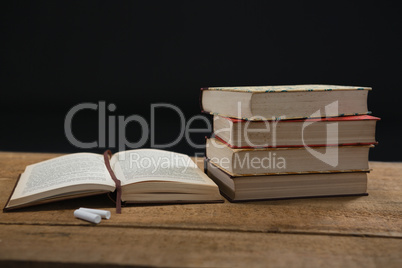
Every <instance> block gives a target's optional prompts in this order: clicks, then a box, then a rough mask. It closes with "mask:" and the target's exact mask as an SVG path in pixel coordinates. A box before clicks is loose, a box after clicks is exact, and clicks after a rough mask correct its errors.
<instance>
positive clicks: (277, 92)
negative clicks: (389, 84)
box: [201, 85, 371, 120]
mask: <svg viewBox="0 0 402 268" xmlns="http://www.w3.org/2000/svg"><path fill="white" fill-rule="evenodd" d="M369 90H371V88H369V87H354V86H336V85H295V86H254V87H207V88H202V89H201V109H202V110H203V111H204V112H206V113H210V114H216V115H221V116H225V117H233V118H239V119H246V120H272V119H294V118H318V117H334V116H343V115H359V114H367V113H369V111H368V109H367V95H368V91H369ZM324 107H325V111H322V113H320V112H319V111H320V110H321V109H323V108H324Z"/></svg>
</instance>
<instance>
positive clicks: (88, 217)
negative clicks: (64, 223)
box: [74, 209, 101, 223]
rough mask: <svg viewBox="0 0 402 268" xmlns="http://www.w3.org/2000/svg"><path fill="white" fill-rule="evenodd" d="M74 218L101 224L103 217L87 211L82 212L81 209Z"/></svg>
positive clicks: (76, 211)
mask: <svg viewBox="0 0 402 268" xmlns="http://www.w3.org/2000/svg"><path fill="white" fill-rule="evenodd" d="M74 216H75V217H76V218H78V219H81V220H85V221H89V222H92V223H100V222H101V216H99V215H98V214H94V213H90V212H88V211H85V210H80V209H77V210H75V211H74Z"/></svg>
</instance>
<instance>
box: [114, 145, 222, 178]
mask: <svg viewBox="0 0 402 268" xmlns="http://www.w3.org/2000/svg"><path fill="white" fill-rule="evenodd" d="M111 166H112V169H113V170H114V173H115V174H116V177H117V178H118V179H119V180H120V181H121V183H122V185H125V184H130V183H136V182H144V181H174V182H182V183H193V184H204V185H215V184H214V182H213V181H212V180H211V179H210V178H208V176H206V175H205V174H204V173H203V172H202V171H201V170H200V169H199V168H198V167H197V165H196V164H195V163H194V162H193V161H192V160H191V158H190V157H188V156H187V155H184V154H179V153H174V152H169V151H163V150H156V149H140V150H130V151H125V152H120V153H116V154H115V155H113V157H112V159H111Z"/></svg>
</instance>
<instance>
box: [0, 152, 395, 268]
mask: <svg viewBox="0 0 402 268" xmlns="http://www.w3.org/2000/svg"><path fill="white" fill-rule="evenodd" d="M55 156H59V155H58V154H43V153H11V152H0V205H1V206H2V207H4V205H5V203H6V201H7V198H8V197H9V195H10V193H11V191H12V188H13V186H14V184H15V182H16V179H17V176H18V174H19V173H21V172H23V171H24V169H25V166H26V165H29V164H33V163H37V162H40V161H43V160H46V159H49V158H53V157H55ZM370 168H372V169H373V171H372V172H371V173H370V174H369V182H368V192H369V196H362V197H337V198H310V199H293V200H276V201H259V202H246V203H230V202H228V201H225V203H221V204H187V205H158V206H157V205H154V206H128V207H124V208H123V213H122V214H115V211H114V209H113V203H112V202H111V201H110V200H109V199H108V198H107V197H106V196H105V195H102V196H92V197H85V198H79V199H73V200H66V201H60V202H55V203H51V204H44V205H40V206H36V207H31V208H25V209H22V210H18V211H15V212H8V213H1V214H0V266H1V267H4V266H14V265H16V264H17V265H30V266H35V265H36V266H40V267H42V266H43V265H47V266H54V265H56V266H58V267H60V266H63V267H64V266H70V265H71V264H76V265H78V266H86V267H87V266H97V267H98V266H100V265H107V266H114V265H116V266H119V267H121V266H125V265H130V266H163V267H183V266H190V267H223V266H230V267H234V266H240V267H244V266H268V265H269V266H275V267H276V266H283V267H289V266H295V265H296V266H309V267H311V266H313V267H315V266H323V265H328V264H330V265H331V266H345V265H346V266H364V267H402V187H401V186H402V183H401V175H402V163H387V162H370ZM80 206H82V207H90V208H100V209H108V210H111V211H112V217H111V219H110V220H103V221H102V222H101V223H100V224H98V225H94V224H90V223H86V222H84V221H81V220H78V219H76V218H74V217H73V211H74V210H75V209H76V208H78V207H80Z"/></svg>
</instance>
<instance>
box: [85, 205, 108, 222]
mask: <svg viewBox="0 0 402 268" xmlns="http://www.w3.org/2000/svg"><path fill="white" fill-rule="evenodd" d="M80 210H83V211H86V212H90V213H94V214H97V215H99V216H101V217H102V218H103V219H107V220H108V219H110V216H111V214H110V211H107V210H102V209H92V208H80Z"/></svg>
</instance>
